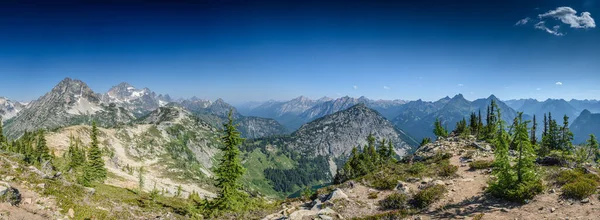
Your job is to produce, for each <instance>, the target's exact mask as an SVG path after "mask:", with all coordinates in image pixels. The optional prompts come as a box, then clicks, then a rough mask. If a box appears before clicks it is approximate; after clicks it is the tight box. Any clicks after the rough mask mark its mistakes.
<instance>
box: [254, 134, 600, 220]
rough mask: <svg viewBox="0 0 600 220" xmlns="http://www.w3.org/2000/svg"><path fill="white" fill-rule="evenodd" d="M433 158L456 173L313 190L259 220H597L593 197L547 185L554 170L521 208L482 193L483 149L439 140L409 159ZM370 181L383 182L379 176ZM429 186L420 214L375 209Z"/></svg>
mask: <svg viewBox="0 0 600 220" xmlns="http://www.w3.org/2000/svg"><path fill="white" fill-rule="evenodd" d="M438 152H439V153H442V152H444V153H450V154H451V157H450V158H449V161H450V164H451V165H454V166H456V167H457V168H458V169H457V171H456V173H455V174H454V175H451V176H449V177H440V176H436V175H422V176H420V177H414V176H413V177H407V178H405V181H397V183H396V184H395V187H393V189H389V190H381V189H377V187H374V186H373V185H374V179H369V178H363V179H361V180H358V181H352V183H350V182H346V183H344V184H341V185H334V186H330V187H328V188H325V189H321V190H318V192H317V193H316V194H315V195H313V197H312V198H311V199H307V200H292V201H287V202H284V203H283V204H282V206H281V210H280V211H279V212H277V213H273V214H271V215H268V216H266V217H265V218H263V219H265V220H267V219H268V220H274V219H291V220H301V219H598V216H600V205H599V204H600V200H599V198H598V195H597V194H595V195H593V196H592V197H590V198H586V199H583V200H570V199H565V198H564V197H563V196H562V193H561V190H560V188H559V187H558V186H556V185H554V184H553V183H552V180H551V178H552V175H553V174H555V173H556V172H558V170H561V169H560V168H556V169H554V168H548V169H544V172H545V174H544V176H545V177H546V179H545V184H546V185H547V189H546V191H545V192H544V193H542V194H541V195H538V196H536V197H535V199H533V200H531V201H528V202H527V203H526V204H520V203H512V202H506V201H503V200H500V199H496V198H494V197H492V196H490V195H488V194H487V193H486V192H485V190H486V188H487V186H488V184H487V183H488V181H489V180H490V178H493V177H492V176H491V171H492V170H491V169H490V168H485V169H473V168H472V167H471V166H470V164H471V163H473V162H474V161H481V160H483V161H491V160H493V152H492V148H491V146H490V145H489V144H487V143H484V142H476V141H474V140H473V139H471V140H464V139H459V138H455V137H454V138H448V139H442V140H439V141H437V142H435V143H432V144H428V145H426V146H424V147H422V148H420V149H419V150H418V151H417V152H416V154H415V155H416V157H415V158H418V157H423V158H426V157H430V156H434V155H436V154H437V153H438ZM415 158H413V159H415ZM415 161H416V160H415ZM562 169H568V168H562ZM590 169H591V168H590ZM594 172H595V171H594ZM375 175H378V176H379V177H378V178H386V176H385V175H386V174H385V172H383V171H381V172H379V173H376V174H375ZM432 185H441V186H444V187H445V188H446V189H447V190H446V192H445V193H443V196H441V198H440V199H439V200H438V201H435V202H434V203H432V204H430V205H429V206H428V207H426V208H423V209H419V210H413V211H407V212H399V211H398V210H386V209H385V208H383V207H382V205H381V203H382V201H383V200H384V199H385V198H386V197H387V196H389V195H391V194H394V193H400V194H406V195H407V196H408V197H411V196H414V195H415V194H417V193H418V192H419V191H421V190H422V189H424V188H426V187H428V186H432Z"/></svg>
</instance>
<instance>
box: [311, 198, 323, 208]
mask: <svg viewBox="0 0 600 220" xmlns="http://www.w3.org/2000/svg"><path fill="white" fill-rule="evenodd" d="M321 204H322V203H321V200H319V199H315V200H314V201H313V202H312V203H311V204H310V205H311V207H312V208H310V210H312V211H319V210H320V209H321Z"/></svg>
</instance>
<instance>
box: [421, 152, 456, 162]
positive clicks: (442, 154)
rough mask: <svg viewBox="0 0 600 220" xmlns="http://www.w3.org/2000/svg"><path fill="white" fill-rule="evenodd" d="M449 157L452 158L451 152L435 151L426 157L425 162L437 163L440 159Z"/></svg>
mask: <svg viewBox="0 0 600 220" xmlns="http://www.w3.org/2000/svg"><path fill="white" fill-rule="evenodd" d="M450 158H452V154H451V153H448V152H437V153H436V154H435V155H433V156H431V157H430V158H428V159H427V162H430V163H437V162H440V161H442V160H448V159H450Z"/></svg>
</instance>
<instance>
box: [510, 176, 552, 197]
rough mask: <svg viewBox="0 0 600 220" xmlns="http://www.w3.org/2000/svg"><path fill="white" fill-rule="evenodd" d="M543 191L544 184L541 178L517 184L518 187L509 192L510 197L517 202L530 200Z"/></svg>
mask: <svg viewBox="0 0 600 220" xmlns="http://www.w3.org/2000/svg"><path fill="white" fill-rule="evenodd" d="M543 191H544V184H542V181H541V180H538V181H530V182H523V183H521V184H519V185H517V187H516V188H515V189H514V190H511V193H509V197H510V198H509V199H510V200H512V201H517V202H521V201H525V200H530V199H533V197H535V196H536V195H538V194H540V193H542V192H543Z"/></svg>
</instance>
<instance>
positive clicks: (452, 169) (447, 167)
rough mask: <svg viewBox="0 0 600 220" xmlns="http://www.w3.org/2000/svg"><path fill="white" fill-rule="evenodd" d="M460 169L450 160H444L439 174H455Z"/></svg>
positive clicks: (447, 175)
mask: <svg viewBox="0 0 600 220" xmlns="http://www.w3.org/2000/svg"><path fill="white" fill-rule="evenodd" d="M456 171H458V167H457V166H454V165H452V164H450V163H449V162H444V163H441V164H440V167H439V170H438V175H439V176H443V177H449V176H454V175H455V174H456Z"/></svg>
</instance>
